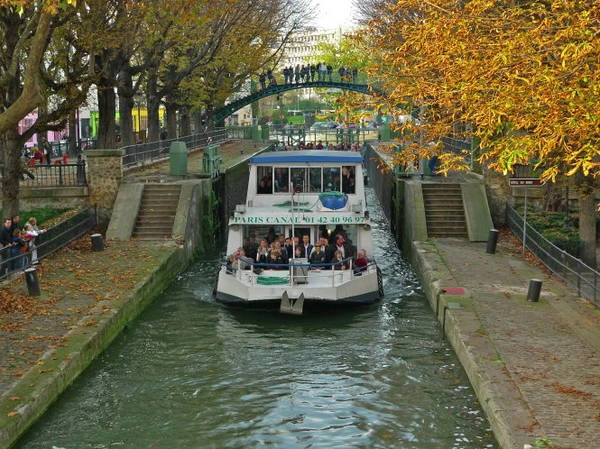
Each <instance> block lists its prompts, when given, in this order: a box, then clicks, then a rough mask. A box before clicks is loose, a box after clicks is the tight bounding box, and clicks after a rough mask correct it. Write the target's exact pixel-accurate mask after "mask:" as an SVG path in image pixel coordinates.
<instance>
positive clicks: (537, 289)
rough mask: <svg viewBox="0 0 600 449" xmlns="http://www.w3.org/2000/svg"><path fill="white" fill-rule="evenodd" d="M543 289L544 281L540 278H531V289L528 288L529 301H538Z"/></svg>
mask: <svg viewBox="0 0 600 449" xmlns="http://www.w3.org/2000/svg"><path fill="white" fill-rule="evenodd" d="M541 291H542V281H540V280H539V279H530V280H529V289H528V290H527V301H531V302H538V301H539V300H540V293H541Z"/></svg>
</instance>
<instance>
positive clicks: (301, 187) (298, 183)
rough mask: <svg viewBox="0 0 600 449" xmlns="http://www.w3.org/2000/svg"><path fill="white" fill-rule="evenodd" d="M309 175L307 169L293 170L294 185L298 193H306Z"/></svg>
mask: <svg viewBox="0 0 600 449" xmlns="http://www.w3.org/2000/svg"><path fill="white" fill-rule="evenodd" d="M307 174H308V170H307V169H306V168H292V185H293V186H294V189H295V190H296V192H306V188H305V186H306V185H307Z"/></svg>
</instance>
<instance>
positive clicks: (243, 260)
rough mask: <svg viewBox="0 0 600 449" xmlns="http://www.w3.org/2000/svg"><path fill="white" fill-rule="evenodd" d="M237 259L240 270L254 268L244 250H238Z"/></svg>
mask: <svg viewBox="0 0 600 449" xmlns="http://www.w3.org/2000/svg"><path fill="white" fill-rule="evenodd" d="M237 258H238V261H239V267H240V270H249V269H250V268H252V265H251V264H250V260H249V259H248V258H247V257H246V251H245V250H244V248H238V250H237Z"/></svg>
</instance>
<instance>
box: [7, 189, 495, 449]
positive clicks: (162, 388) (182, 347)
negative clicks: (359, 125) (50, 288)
mask: <svg viewBox="0 0 600 449" xmlns="http://www.w3.org/2000/svg"><path fill="white" fill-rule="evenodd" d="M369 201H370V203H371V206H370V209H371V218H372V219H373V221H374V223H375V226H374V231H373V232H374V236H375V240H376V248H377V250H376V253H375V257H376V259H377V261H378V262H379V264H380V266H381V268H382V270H383V274H384V277H385V299H384V300H383V301H382V302H381V303H379V304H376V305H374V306H370V307H366V308H358V309H349V310H340V311H335V312H334V311H323V310H321V311H319V312H314V313H311V314H309V315H305V316H302V317H292V316H282V315H280V314H279V313H278V312H276V311H257V310H236V309H227V308H224V307H223V306H221V305H219V304H217V303H215V302H214V300H213V298H212V289H213V285H214V281H215V278H216V274H217V268H218V267H217V265H218V260H217V258H215V259H214V260H202V261H199V262H198V263H196V264H195V265H193V266H192V267H191V269H190V270H189V271H187V272H186V273H185V274H183V275H182V276H180V277H179V279H178V280H177V281H176V282H175V283H174V284H173V285H172V286H171V288H170V289H169V290H168V291H166V292H165V293H164V294H162V295H161V296H160V297H159V298H158V299H157V300H156V302H154V303H153V305H152V306H150V307H149V308H148V309H147V310H146V311H145V312H144V313H143V314H142V315H141V316H140V317H139V318H138V320H136V321H135V322H134V323H132V324H131V325H130V326H128V328H127V329H126V330H125V331H124V332H123V333H122V335H121V336H120V337H118V338H117V340H116V341H115V342H114V343H113V344H112V345H111V347H110V348H109V349H108V350H107V351H106V352H104V353H103V354H102V355H101V356H100V357H99V358H98V359H97V360H96V361H94V362H93V363H92V365H91V366H90V367H89V368H88V369H87V370H86V372H85V373H84V374H83V375H82V376H81V377H80V378H79V379H77V380H76V381H75V383H74V384H73V385H72V386H71V387H70V388H69V389H68V390H67V391H66V392H65V393H64V394H63V395H62V396H61V397H60V399H59V400H58V402H56V403H55V404H54V405H53V406H52V407H51V408H50V409H49V411H48V412H47V413H46V415H45V416H44V417H43V418H42V419H41V420H40V421H39V422H38V423H37V424H36V425H35V426H34V427H32V428H31V429H30V431H29V432H28V433H27V434H26V435H25V436H24V437H23V438H22V439H21V441H20V442H19V444H18V445H17V448H19V449H59V448H64V449H88V448H89V449H105V448H106V449H109V448H135V449H138V448H139V449H146V448H148V449H150V448H153V449H188V448H190V449H191V448H219V449H222V448H239V449H248V448H263V447H272V448H312V449H316V448H323V449H325V448H326V449H331V448H365V449H366V448H369V449H372V448H382V449H383V448H394V449H411V448H414V449H426V448H427V449H458V448H462V449H481V448H490V449H492V448H494V449H495V448H497V447H498V446H497V443H496V442H495V441H494V439H493V437H492V435H491V431H490V429H489V424H488V423H487V421H486V419H485V417H484V416H483V413H482V411H481V408H480V406H479V404H478V402H477V400H476V397H475V395H474V392H473V390H472V389H471V387H470V385H469V382H468V379H467V377H466V375H465V373H464V371H463V370H462V368H461V366H460V364H459V362H458V360H457V359H456V356H455V355H454V353H453V351H452V349H451V348H450V347H449V345H448V344H447V343H446V342H445V341H444V339H443V338H442V334H441V330H440V326H439V325H438V324H437V322H436V321H435V319H434V317H433V313H432V311H431V309H430V308H429V306H428V304H427V301H426V299H425V298H424V296H423V294H422V292H421V288H420V286H419V283H418V281H417V279H416V278H415V275H414V273H413V272H412V271H411V268H410V266H409V265H408V263H407V262H406V261H405V260H404V259H403V258H402V255H401V254H400V252H399V250H398V249H397V248H396V246H395V244H394V241H393V239H392V238H391V237H390V232H389V229H388V227H387V223H386V220H385V218H384V216H383V214H382V212H381V210H380V209H379V208H378V207H377V204H376V199H375V198H374V195H373V192H372V191H370V192H369Z"/></svg>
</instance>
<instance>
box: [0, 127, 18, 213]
mask: <svg viewBox="0 0 600 449" xmlns="http://www.w3.org/2000/svg"><path fill="white" fill-rule="evenodd" d="M0 147H1V148H2V155H3V158H4V165H3V167H2V209H3V213H4V216H5V217H12V216H13V215H17V214H18V213H19V187H20V180H21V176H22V174H23V172H22V170H21V164H22V161H21V139H19V134H18V132H17V128H16V127H14V128H13V129H10V130H8V131H6V132H5V133H4V134H2V135H1V136H0Z"/></svg>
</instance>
